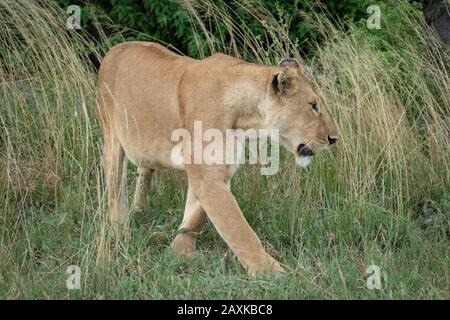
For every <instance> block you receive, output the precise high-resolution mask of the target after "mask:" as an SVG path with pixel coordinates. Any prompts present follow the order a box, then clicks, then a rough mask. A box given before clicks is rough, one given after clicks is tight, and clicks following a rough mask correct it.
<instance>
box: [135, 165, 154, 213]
mask: <svg viewBox="0 0 450 320" xmlns="http://www.w3.org/2000/svg"><path fill="white" fill-rule="evenodd" d="M153 172H154V170H153V169H149V168H142V167H139V168H138V173H139V176H138V178H137V182H136V191H135V192H134V199H133V207H132V208H133V209H132V210H133V212H139V211H143V210H144V209H145V208H146V207H147V206H148V193H149V190H150V186H151V182H152V176H153Z"/></svg>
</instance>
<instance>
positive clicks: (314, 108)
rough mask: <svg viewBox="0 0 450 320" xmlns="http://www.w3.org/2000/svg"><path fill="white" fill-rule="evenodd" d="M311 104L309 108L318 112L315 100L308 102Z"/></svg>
mask: <svg viewBox="0 0 450 320" xmlns="http://www.w3.org/2000/svg"><path fill="white" fill-rule="evenodd" d="M309 104H310V105H311V108H312V109H313V110H314V111H315V112H319V106H318V105H317V102H316V101H313V102H310V103H309Z"/></svg>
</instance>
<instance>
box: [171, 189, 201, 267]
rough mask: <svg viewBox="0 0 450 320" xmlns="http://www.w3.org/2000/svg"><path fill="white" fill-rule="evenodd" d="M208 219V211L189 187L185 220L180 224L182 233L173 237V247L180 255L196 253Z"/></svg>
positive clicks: (186, 255)
mask: <svg viewBox="0 0 450 320" xmlns="http://www.w3.org/2000/svg"><path fill="white" fill-rule="evenodd" d="M205 221H206V213H205V210H203V208H202V206H201V205H200V201H198V199H197V198H196V197H195V195H194V193H193V192H192V189H191V188H189V189H188V191H187V196H186V206H185V208H184V216H183V222H182V223H181V225H180V228H179V229H180V233H179V234H177V236H176V237H175V239H173V241H172V244H171V247H172V249H173V250H174V251H175V252H177V253H178V254H179V255H181V256H184V257H188V258H191V257H193V256H194V255H195V246H196V242H197V237H198V234H199V233H200V231H201V229H202V226H203V224H204V223H205Z"/></svg>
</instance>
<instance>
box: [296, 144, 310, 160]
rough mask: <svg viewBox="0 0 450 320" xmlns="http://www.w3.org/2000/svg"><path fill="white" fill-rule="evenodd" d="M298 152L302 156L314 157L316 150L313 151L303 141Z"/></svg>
mask: <svg viewBox="0 0 450 320" xmlns="http://www.w3.org/2000/svg"><path fill="white" fill-rule="evenodd" d="M297 154H298V155H299V156H302V157H312V156H314V151H312V150H311V149H309V148H308V147H307V146H306V145H304V144H303V143H301V144H299V146H298V148H297Z"/></svg>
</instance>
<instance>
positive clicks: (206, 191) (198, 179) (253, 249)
mask: <svg viewBox="0 0 450 320" xmlns="http://www.w3.org/2000/svg"><path fill="white" fill-rule="evenodd" d="M187 171H188V178H189V185H190V186H191V187H192V190H193V192H194V193H195V196H196V197H197V198H198V199H199V200H200V204H201V205H202V207H203V208H204V209H205V211H206V214H207V215H208V217H209V219H210V220H211V222H212V223H213V225H214V227H215V228H216V229H217V231H218V232H219V234H220V236H221V237H222V238H223V239H224V240H225V242H226V243H227V244H228V246H229V247H230V248H231V250H232V251H233V252H234V253H235V254H236V256H237V258H238V259H239V261H240V262H241V264H242V265H243V266H244V268H246V269H247V271H248V272H249V273H250V274H251V275H254V274H256V273H260V272H267V271H277V272H281V271H282V270H283V269H282V268H281V266H280V264H279V263H278V262H277V261H276V260H275V259H274V258H272V257H271V256H270V255H269V254H268V253H267V252H266V251H265V250H264V248H263V246H262V244H261V241H260V240H259V238H258V236H257V235H256V233H255V232H254V231H253V230H252V228H251V227H250V225H249V224H248V223H247V221H246V220H245V217H244V216H243V214H242V212H241V210H240V208H239V206H238V204H237V202H236V200H235V198H234V196H233V195H232V193H231V191H230V190H229V188H228V186H227V184H226V181H227V179H225V178H224V176H223V175H222V174H221V171H220V168H212V167H209V168H207V167H205V166H196V167H190V168H189V169H188V170H187Z"/></svg>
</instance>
